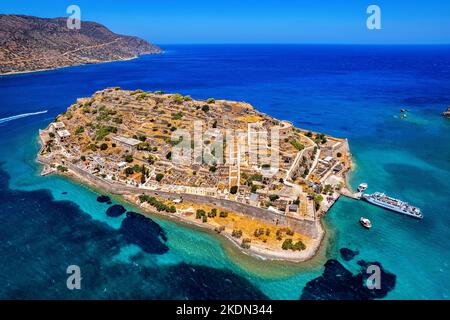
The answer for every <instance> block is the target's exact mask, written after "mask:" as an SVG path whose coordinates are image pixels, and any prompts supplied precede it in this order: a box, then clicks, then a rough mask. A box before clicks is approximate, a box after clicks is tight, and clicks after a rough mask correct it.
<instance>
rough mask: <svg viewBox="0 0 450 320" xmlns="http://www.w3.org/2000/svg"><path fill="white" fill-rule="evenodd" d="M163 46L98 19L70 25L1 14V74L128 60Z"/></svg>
mask: <svg viewBox="0 0 450 320" xmlns="http://www.w3.org/2000/svg"><path fill="white" fill-rule="evenodd" d="M160 52H161V49H160V48H159V47H157V46H154V45H152V44H150V43H148V42H147V41H145V40H142V39H140V38H137V37H131V36H124V35H119V34H115V33H113V32H111V31H110V30H109V29H107V28H106V27H105V26H103V25H101V24H99V23H96V22H87V21H82V22H81V28H80V29H79V30H76V29H69V28H68V27H67V18H54V19H47V18H38V17H32V16H24V15H0V74H6V73H20V72H29V71H36V70H45V69H53V68H59V67H66V66H73V65H80V64H88V63H98V62H107V61H114V60H124V59H131V58H134V57H137V56H139V55H141V54H150V53H160Z"/></svg>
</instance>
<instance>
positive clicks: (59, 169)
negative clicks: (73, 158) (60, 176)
mask: <svg viewBox="0 0 450 320" xmlns="http://www.w3.org/2000/svg"><path fill="white" fill-rule="evenodd" d="M56 170H58V171H60V172H67V171H69V169H67V168H66V167H64V166H62V165H59V166H57V167H56Z"/></svg>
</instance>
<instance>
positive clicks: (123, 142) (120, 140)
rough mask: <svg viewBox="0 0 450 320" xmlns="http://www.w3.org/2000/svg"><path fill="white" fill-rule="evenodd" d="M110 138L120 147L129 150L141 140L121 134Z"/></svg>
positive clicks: (132, 149)
mask: <svg viewBox="0 0 450 320" xmlns="http://www.w3.org/2000/svg"><path fill="white" fill-rule="evenodd" d="M112 140H113V141H114V142H115V143H116V144H118V145H120V146H121V147H123V148H125V149H127V150H129V151H134V150H135V149H136V147H137V145H138V144H140V143H141V141H139V140H137V139H133V138H127V137H121V136H114V137H112Z"/></svg>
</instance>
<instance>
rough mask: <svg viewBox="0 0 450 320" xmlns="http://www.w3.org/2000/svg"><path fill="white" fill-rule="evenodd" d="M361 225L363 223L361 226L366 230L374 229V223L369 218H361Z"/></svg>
mask: <svg viewBox="0 0 450 320" xmlns="http://www.w3.org/2000/svg"><path fill="white" fill-rule="evenodd" d="M359 223H361V225H362V226H363V227H364V228H366V229H370V228H372V222H370V220H369V219H367V218H364V217H361V218H360V219H359Z"/></svg>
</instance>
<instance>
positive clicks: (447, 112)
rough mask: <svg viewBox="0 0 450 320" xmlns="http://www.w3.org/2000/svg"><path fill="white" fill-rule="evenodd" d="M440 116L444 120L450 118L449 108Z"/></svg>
mask: <svg viewBox="0 0 450 320" xmlns="http://www.w3.org/2000/svg"><path fill="white" fill-rule="evenodd" d="M442 115H443V116H444V117H446V118H450V106H449V107H448V108H447V110H446V111H444V112H442Z"/></svg>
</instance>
